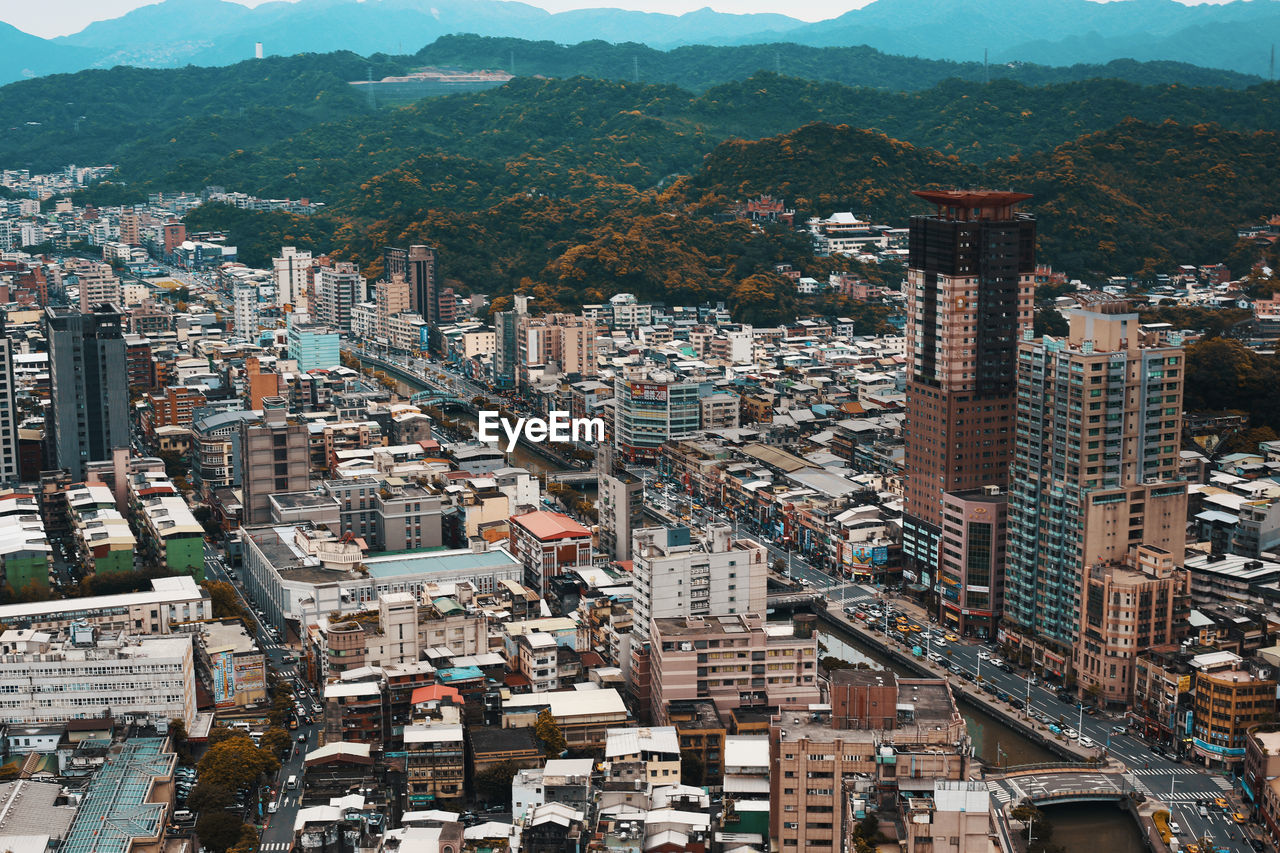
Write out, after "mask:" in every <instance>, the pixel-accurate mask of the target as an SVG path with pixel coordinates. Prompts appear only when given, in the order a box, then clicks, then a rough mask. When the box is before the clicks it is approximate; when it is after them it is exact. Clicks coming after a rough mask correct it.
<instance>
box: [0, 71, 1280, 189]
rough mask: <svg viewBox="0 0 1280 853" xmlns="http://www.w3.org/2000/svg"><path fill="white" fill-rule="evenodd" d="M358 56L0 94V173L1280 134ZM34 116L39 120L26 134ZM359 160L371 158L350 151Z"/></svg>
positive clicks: (364, 166) (254, 183)
mask: <svg viewBox="0 0 1280 853" xmlns="http://www.w3.org/2000/svg"><path fill="white" fill-rule="evenodd" d="M371 61H372V62H377V63H380V64H379V66H378V67H380V68H381V69H384V70H386V71H388V73H389V72H390V71H393V70H395V69H397V68H398V67H399V64H398V60H394V59H390V58H386V57H377V58H375V59H374V60H371ZM363 63H366V60H362V59H360V58H359V57H356V56H354V55H351V54H331V55H328V56H324V57H317V56H301V57H292V58H289V59H274V60H265V61H264V62H262V63H253V62H248V63H241V64H239V65H235V66H231V67H229V68H225V69H202V68H188V69H177V70H172V71H157V70H142V69H130V68H117V69H112V70H111V71H97V72H81V73H80V74H76V75H67V76H62V77H50V78H44V79H41V80H33V81H28V82H24V83H21V84H13V85H11V86H7V87H4V88H0V114H4V115H6V116H11V117H12V122H13V123H12V124H11V125H10V126H9V127H7V128H6V127H0V166H4V167H9V168H12V167H29V168H33V169H42V168H43V169H52V168H57V167H59V166H61V165H63V164H65V163H68V162H76V163H104V162H112V163H117V164H119V165H120V167H121V172H120V178H121V179H122V180H124V181H127V182H129V183H131V184H139V183H142V184H145V183H148V182H150V183H152V184H155V185H157V186H163V187H165V188H174V187H185V186H203V185H204V184H206V183H218V184H224V185H227V186H233V187H235V188H237V189H244V190H246V191H253V192H261V193H264V194H270V195H294V196H297V195H299V194H308V195H313V196H317V197H319V196H321V195H323V194H324V192H325V189H326V188H327V187H328V186H331V185H339V186H340V185H342V184H343V182H345V181H347V180H349V179H352V178H353V177H354V176H355V175H357V174H374V173H376V172H377V171H378V170H385V169H389V168H391V167H393V166H395V165H397V164H398V163H400V162H402V161H404V160H407V159H410V158H416V157H418V156H420V155H429V154H431V153H432V152H434V151H439V152H442V153H451V154H460V155H464V156H468V157H477V158H480V157H484V158H488V159H490V160H502V159H508V160H510V159H521V158H525V159H536V158H548V159H550V160H551V161H552V162H564V163H568V162H573V163H578V164H579V165H582V166H585V167H589V168H591V169H593V170H596V171H599V172H601V173H602V174H608V175H610V176H613V177H617V178H619V179H622V180H626V181H628V182H629V183H632V184H634V185H636V186H639V187H648V186H651V185H653V184H654V183H656V182H657V181H658V180H659V179H661V178H662V177H663V176H666V175H669V174H673V173H687V172H688V171H690V170H691V169H693V168H694V167H695V166H696V165H697V164H698V162H699V160H700V158H701V157H702V156H703V155H705V154H706V153H707V152H709V151H710V150H711V148H712V147H714V145H716V144H717V143H719V142H721V141H723V140H725V139H729V138H733V137H741V138H748V139H750V138H758V137H761V136H767V135H773V134H778V133H783V132H786V131H788V130H791V129H793V128H795V127H798V126H800V125H803V124H806V123H808V122H811V121H815V120H821V121H826V122H829V123H832V124H849V125H852V126H855V127H862V128H867V129H873V130H878V131H881V132H883V133H885V134H887V135H889V136H891V137H893V138H895V139H901V140H904V141H907V142H911V143H912V144H914V145H918V146H925V147H930V148H935V149H937V150H939V151H941V152H943V153H946V154H955V155H957V156H959V157H960V158H961V159H963V160H967V161H978V162H980V161H986V160H991V159H993V158H995V157H999V156H1010V155H1013V154H1018V153H1025V152H1030V151H1035V150H1047V149H1049V148H1052V147H1054V146H1056V145H1059V144H1061V143H1063V142H1066V141H1069V140H1071V139H1075V138H1076V137H1078V136H1080V135H1082V134H1085V133H1090V132H1094V131H1098V130H1104V129H1106V128H1109V127H1112V126H1114V125H1115V124H1116V123H1117V122H1120V121H1122V120H1123V119H1125V118H1130V117H1132V118H1138V119H1141V120H1143V121H1147V122H1152V123H1157V122H1160V121H1164V120H1166V119H1169V120H1173V121H1176V122H1178V123H1180V124H1199V123H1209V122H1212V123H1216V124H1220V125H1222V126H1223V127H1226V128H1229V129H1238V130H1251V129H1254V128H1267V127H1280V96H1278V94H1280V87H1278V86H1277V85H1276V84H1259V85H1256V86H1253V87H1250V88H1249V89H1244V90H1229V89H1207V88H1193V87H1186V86H1178V85H1163V86H1149V87H1144V86H1139V85H1137V84H1133V83H1125V82H1122V81H1116V80H1086V81H1081V82H1076V83H1063V84H1056V85H1051V86H1040V87H1032V86H1026V85H1023V84H1020V83H1015V82H1012V81H1008V80H1000V81H996V82H993V83H991V84H990V85H986V86H984V85H983V84H981V83H976V82H968V81H960V80H951V81H947V82H944V83H941V84H938V85H937V86H934V87H932V88H930V89H927V90H923V91H919V92H885V91H880V90H872V89H854V88H850V87H846V86H839V85H836V84H832V83H815V82H811V81H804V80H797V79H794V78H788V77H780V76H778V75H775V74H772V73H763V74H758V75H756V76H754V77H751V78H749V79H747V80H744V81H741V82H735V83H727V84H724V85H720V86H716V87H714V88H712V89H709V90H707V91H706V92H704V93H702V94H701V95H693V94H691V93H690V92H688V91H686V90H683V89H680V88H677V87H675V86H648V85H643V84H641V85H637V84H632V83H619V82H607V81H600V80H591V79H583V78H577V79H571V80H543V79H532V78H517V79H516V80H513V81H512V82H511V83H509V84H507V85H506V86H504V87H501V88H499V89H494V90H490V91H487V92H482V93H471V94H464V95H455V96H450V97H444V98H435V99H430V100H424V101H421V102H419V103H417V104H414V105H412V106H410V107H407V108H404V109H398V110H392V111H382V112H374V111H372V110H371V109H370V108H369V107H368V105H367V104H366V103H365V102H364V101H363V99H360V98H358V97H355V96H354V95H352V93H351V91H350V88H349V87H347V86H346V85H345V84H344V83H343V80H342V78H343V76H344V75H349V74H353V73H354V72H355V71H356V70H357V69H359V68H361V67H362V65H363ZM81 117H82V118H81ZM32 120H34V121H36V122H38V124H36V125H29V124H27V122H28V121H32ZM77 122H78V123H79V132H78V133H77V132H74V128H75V126H76V123H77ZM68 130H71V131H72V132H68ZM588 148H589V149H590V150H587V149H588ZM353 151H358V152H361V154H362V159H361V160H356V159H353V158H352V157H351V152H353ZM582 157H587V158H588V159H587V161H586V162H585V163H580V162H579V161H580V160H581V158H582ZM553 189H554V188H553V187H547V188H545V191H553Z"/></svg>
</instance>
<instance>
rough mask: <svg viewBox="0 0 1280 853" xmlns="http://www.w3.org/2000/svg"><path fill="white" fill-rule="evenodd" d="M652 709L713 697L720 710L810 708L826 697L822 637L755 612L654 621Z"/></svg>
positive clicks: (660, 715)
mask: <svg viewBox="0 0 1280 853" xmlns="http://www.w3.org/2000/svg"><path fill="white" fill-rule="evenodd" d="M649 630H650V634H651V638H650V639H651V642H650V668H651V672H652V679H651V685H652V686H651V696H650V714H651V719H652V720H653V721H654V722H655V723H657V724H659V725H662V724H665V723H666V722H667V721H668V719H669V718H668V717H667V704H668V703H670V702H687V701H690V700H695V699H710V700H712V701H713V702H715V703H716V708H717V710H719V711H720V712H721V713H724V712H725V711H728V710H732V709H735V708H740V707H754V708H761V707H766V708H767V707H772V708H783V709H798V710H804V709H807V708H808V706H809V705H810V704H813V703H817V702H819V701H820V700H821V695H820V692H819V690H818V679H817V675H818V663H817V655H818V641H817V638H816V637H813V636H810V637H797V636H796V635H795V629H794V628H793V627H792V626H791V625H785V624H771V623H766V622H765V621H764V620H763V618H762V617H761V616H760V615H758V614H756V613H741V614H737V615H735V616H718V617H713V618H707V617H702V616H683V617H675V618H662V619H652V620H651V621H650V629H649Z"/></svg>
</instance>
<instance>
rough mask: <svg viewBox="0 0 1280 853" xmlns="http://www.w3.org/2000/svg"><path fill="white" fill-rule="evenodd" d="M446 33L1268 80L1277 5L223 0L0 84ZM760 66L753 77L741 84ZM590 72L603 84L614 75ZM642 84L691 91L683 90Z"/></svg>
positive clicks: (384, 43)
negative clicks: (1128, 66) (811, 10)
mask: <svg viewBox="0 0 1280 853" xmlns="http://www.w3.org/2000/svg"><path fill="white" fill-rule="evenodd" d="M12 20H14V21H16V20H17V17H14V18H12ZM457 33H478V34H480V35H485V36H496V37H505V38H517V37H518V38H532V39H546V40H548V41H552V42H557V43H561V44H574V43H577V42H581V41H587V40H602V41H608V42H637V43H641V44H647V45H649V46H650V47H657V48H663V47H678V46H682V45H691V44H722V45H761V44H771V43H775V42H779V41H787V42H793V43H797V44H805V45H811V46H815V47H849V46H867V47H871V48H875V49H877V50H881V51H884V52H886V53H891V54H896V55H900V56H921V57H927V58H930V59H945V60H954V61H964V62H970V63H972V62H976V61H978V60H981V59H982V57H983V56H984V53H986V54H987V55H989V56H990V58H991V60H992V62H997V63H1004V62H1040V63H1048V64H1061V65H1073V64H1075V63H1079V62H1085V63H1093V64H1103V65H1105V64H1107V63H1109V62H1111V61H1112V60H1116V59H1139V60H1159V61H1163V60H1174V61H1178V62H1186V63H1191V64H1194V65H1199V66H1202V67H1206V68H1227V69H1230V70H1234V71H1240V72H1245V73H1250V74H1256V75H1265V74H1266V73H1267V72H1268V56H1269V49H1270V46H1271V45H1272V44H1274V43H1275V42H1276V41H1277V40H1280V2H1277V0H1248V2H1245V1H1244V0H1236V2H1228V3H1222V4H1214V3H1199V4H1191V3H1179V2H1175V0H1116V2H1108V3H1097V2H1091V0H874V2H872V3H869V4H867V5H865V6H864V7H862V8H858V9H853V10H851V11H849V12H847V13H845V14H844V15H841V16H840V17H837V18H833V19H831V20H826V21H819V22H816V23H805V22H803V21H800V20H798V19H796V18H792V17H788V16H786V15H771V14H756V15H736V14H726V13H720V12H715V11H713V10H711V9H709V8H704V9H699V10H697V11H695V12H690V13H688V14H685V15H679V16H676V15H665V14H655V13H645V12H637V11H631V10H624V9H609V8H597V9H579V10H572V11H566V12H559V13H555V14H553V13H550V12H547V11H546V10H544V9H541V8H538V7H536V6H532V5H529V4H527V3H521V2H513V0H454V2H452V3H447V4H442V3H435V2H433V1H432V0H297V2H290V3H263V4H260V5H258V6H256V7H255V8H252V9H249V8H246V7H244V6H241V5H239V4H237V3H231V2H226V0H163V2H160V3H156V4H152V5H147V6H143V7H141V8H139V9H135V10H133V11H132V12H129V13H128V14H126V15H123V16H121V17H119V18H116V19H113V20H104V21H99V22H96V23H94V24H91V25H90V26H88V27H86V28H85V29H84V30H83V31H81V32H79V33H75V34H73V35H70V36H66V37H63V38H59V39H54V40H50V41H44V40H36V41H37V42H40V43H41V44H42V45H43V46H44V48H45V49H44V50H42V51H41V52H40V56H41V57H42V60H43V62H44V67H31V63H30V62H29V61H25V60H24V59H23V58H22V55H20V54H18V53H17V52H16V51H15V52H6V51H5V50H4V49H3V48H5V47H7V46H10V45H14V46H15V47H20V46H21V45H18V42H17V40H15V39H14V38H12V37H10V36H11V34H5V33H3V32H0V81H7V80H11V79H17V78H18V77H20V76H22V75H24V73H28V72H34V73H47V72H48V71H50V70H61V71H73V70H77V69H80V68H85V67H110V66H112V65H116V64H132V65H139V66H146V67H178V66H182V65H187V64H199V65H221V64H226V63H230V62H236V61H239V60H241V59H247V58H249V57H250V56H252V55H253V50H254V44H255V42H263V43H264V46H265V48H266V51H267V53H268V54H269V55H285V56H287V55H291V54H294V53H299V52H323V51H332V50H350V51H355V52H358V53H378V52H382V53H394V54H403V53H410V52H412V51H414V50H416V49H417V48H418V47H420V46H421V45H423V44H427V43H428V42H430V41H432V40H433V39H436V38H439V37H440V36H444V35H450V34H457ZM24 35H25V34H24ZM28 39H34V37H28ZM28 47H29V45H28ZM632 59H633V58H632V57H627V59H626V64H628V65H632V64H633V62H632ZM24 62H26V64H24ZM770 67H771V65H763V66H760V65H755V66H753V67H751V68H748V69H745V72H746V73H752V72H754V71H757V70H760V68H770ZM774 70H785V69H778V68H775V69H774ZM597 73H602V74H604V75H605V76H609V77H614V76H618V73H619V72H617V71H616V70H601V71H599V72H597ZM648 79H649V80H650V81H651V82H675V83H679V84H681V85H686V86H687V85H693V84H692V81H690V80H676V79H670V78H664V77H658V76H654V77H651V78H648ZM721 79H723V78H721ZM823 79H825V78H823ZM844 82H849V81H844ZM1149 82H1155V81H1149Z"/></svg>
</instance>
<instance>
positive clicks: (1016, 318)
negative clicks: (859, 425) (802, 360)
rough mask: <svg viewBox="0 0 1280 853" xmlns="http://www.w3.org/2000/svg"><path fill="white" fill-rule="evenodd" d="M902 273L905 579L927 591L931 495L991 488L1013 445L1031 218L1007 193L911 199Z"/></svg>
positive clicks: (933, 537)
mask: <svg viewBox="0 0 1280 853" xmlns="http://www.w3.org/2000/svg"><path fill="white" fill-rule="evenodd" d="M915 195H916V196H918V197H919V198H921V199H923V200H925V201H927V202H930V203H932V204H934V205H935V206H936V208H937V212H936V213H934V214H932V215H920V216H913V217H911V229H910V258H909V262H908V269H907V285H906V302H907V356H908V358H909V360H910V361H909V364H908V367H907V432H906V448H905V450H906V456H905V465H906V506H905V514H904V518H903V523H902V539H903V542H902V552H903V560H904V567H905V569H906V571H907V572H908V580H912V579H913V578H914V580H915V581H917V582H919V583H922V584H926V585H932V584H933V582H934V581H935V579H936V577H935V575H936V572H937V566H938V542H939V537H940V533H941V524H942V504H943V494H944V493H947V492H964V491H970V490H973V489H980V488H982V487H984V486H1001V487H1003V486H1004V485H1005V483H1006V481H1007V478H1008V468H1009V453H1010V448H1011V447H1012V440H1013V421H1014V411H1013V407H1014V387H1015V365H1016V354H1017V346H1018V339H1019V335H1020V332H1021V330H1022V329H1023V328H1028V327H1030V325H1031V319H1032V308H1033V291H1034V287H1035V266H1036V264H1035V242H1036V223H1035V219H1034V218H1032V217H1031V216H1030V215H1028V214H1024V213H1017V212H1015V210H1014V208H1015V207H1016V205H1017V204H1018V203H1019V202H1023V201H1026V200H1027V199H1029V198H1030V197H1031V196H1029V195H1027V194H1025V193H1015V192H989V191H959V190H956V191H947V192H935V191H919V192H916V193H915Z"/></svg>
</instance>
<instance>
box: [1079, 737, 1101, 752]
mask: <svg viewBox="0 0 1280 853" xmlns="http://www.w3.org/2000/svg"><path fill="white" fill-rule="evenodd" d="M1079 743H1080V745H1081V746H1083V747H1084V748H1085V749H1093V748H1094V747H1095V746H1097V744H1096V743H1094V742H1093V738H1091V737H1089V736H1088V735H1080V741H1079Z"/></svg>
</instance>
